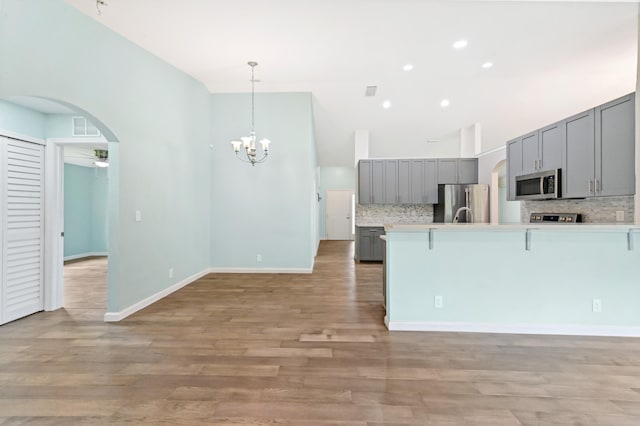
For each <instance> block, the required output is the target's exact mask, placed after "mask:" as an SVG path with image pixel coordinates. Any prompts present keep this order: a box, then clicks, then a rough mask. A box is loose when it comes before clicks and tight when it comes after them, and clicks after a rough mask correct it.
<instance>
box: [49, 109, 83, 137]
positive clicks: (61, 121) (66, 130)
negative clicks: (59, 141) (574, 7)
mask: <svg viewBox="0 0 640 426" xmlns="http://www.w3.org/2000/svg"><path fill="white" fill-rule="evenodd" d="M72 117H74V116H73V115H66V114H47V116H46V121H45V133H46V135H47V137H48V138H64V137H76V136H73V129H72V127H71V126H72V124H71V123H72V121H71V119H72Z"/></svg>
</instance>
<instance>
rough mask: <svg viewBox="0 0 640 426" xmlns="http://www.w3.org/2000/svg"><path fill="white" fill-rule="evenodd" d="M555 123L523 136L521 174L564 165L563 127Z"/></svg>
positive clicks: (562, 123) (561, 124)
mask: <svg viewBox="0 0 640 426" xmlns="http://www.w3.org/2000/svg"><path fill="white" fill-rule="evenodd" d="M563 126H564V122H560V123H555V124H552V125H550V126H547V127H544V128H542V129H540V130H536V131H535V132H531V133H529V134H527V135H524V136H522V137H521V138H518V139H520V140H521V141H522V142H521V143H522V168H521V170H520V172H519V173H518V174H519V175H526V174H529V173H536V172H540V171H543V170H553V169H558V168H560V167H562V127H563Z"/></svg>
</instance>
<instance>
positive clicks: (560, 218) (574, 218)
mask: <svg viewBox="0 0 640 426" xmlns="http://www.w3.org/2000/svg"><path fill="white" fill-rule="evenodd" d="M529 222H530V223H580V222H582V215H581V214H580V213H531V216H530V217H529Z"/></svg>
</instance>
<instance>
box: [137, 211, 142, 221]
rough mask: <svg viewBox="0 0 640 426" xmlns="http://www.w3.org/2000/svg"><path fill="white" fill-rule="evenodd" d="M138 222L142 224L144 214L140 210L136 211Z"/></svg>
mask: <svg viewBox="0 0 640 426" xmlns="http://www.w3.org/2000/svg"><path fill="white" fill-rule="evenodd" d="M136 222H142V212H141V211H140V210H136Z"/></svg>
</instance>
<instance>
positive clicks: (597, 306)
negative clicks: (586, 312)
mask: <svg viewBox="0 0 640 426" xmlns="http://www.w3.org/2000/svg"><path fill="white" fill-rule="evenodd" d="M592 308H593V312H602V300H601V299H593V303H592Z"/></svg>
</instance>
